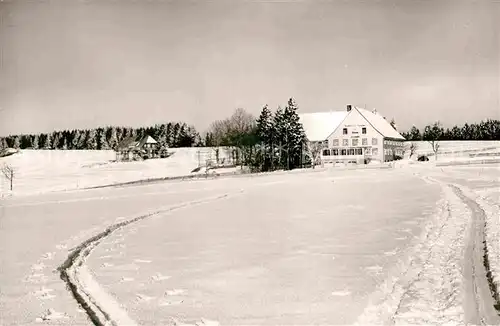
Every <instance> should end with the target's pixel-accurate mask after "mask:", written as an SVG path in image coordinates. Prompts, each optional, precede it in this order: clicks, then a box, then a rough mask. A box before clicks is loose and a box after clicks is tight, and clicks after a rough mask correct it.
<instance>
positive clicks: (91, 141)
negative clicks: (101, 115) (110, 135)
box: [85, 129, 97, 150]
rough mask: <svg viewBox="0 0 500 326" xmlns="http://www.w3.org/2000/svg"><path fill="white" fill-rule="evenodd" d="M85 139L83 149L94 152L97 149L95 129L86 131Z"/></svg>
mask: <svg viewBox="0 0 500 326" xmlns="http://www.w3.org/2000/svg"><path fill="white" fill-rule="evenodd" d="M86 134H87V137H86V139H85V149H88V150H95V149H97V133H96V130H95V129H90V130H87V131H86Z"/></svg>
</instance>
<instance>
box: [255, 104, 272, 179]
mask: <svg viewBox="0 0 500 326" xmlns="http://www.w3.org/2000/svg"><path fill="white" fill-rule="evenodd" d="M257 135H258V137H259V140H260V142H261V145H262V148H263V150H264V152H265V155H264V159H263V167H262V169H263V170H264V171H268V170H272V169H273V163H274V124H273V114H272V112H271V110H269V107H268V106H267V105H265V106H264V107H263V108H262V111H261V113H260V116H259V118H258V119H257Z"/></svg>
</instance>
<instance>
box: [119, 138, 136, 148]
mask: <svg viewBox="0 0 500 326" xmlns="http://www.w3.org/2000/svg"><path fill="white" fill-rule="evenodd" d="M136 146H137V141H136V140H135V138H134V137H126V138H124V139H122V140H121V141H120V142H119V143H118V146H116V149H128V148H133V147H136Z"/></svg>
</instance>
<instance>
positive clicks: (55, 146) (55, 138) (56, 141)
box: [51, 132, 61, 149]
mask: <svg viewBox="0 0 500 326" xmlns="http://www.w3.org/2000/svg"><path fill="white" fill-rule="evenodd" d="M60 140H61V138H60V135H59V133H58V132H53V133H52V145H51V148H53V149H59V142H60Z"/></svg>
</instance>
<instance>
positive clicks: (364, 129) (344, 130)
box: [342, 127, 366, 135]
mask: <svg viewBox="0 0 500 326" xmlns="http://www.w3.org/2000/svg"><path fill="white" fill-rule="evenodd" d="M342 133H343V134H344V135H347V134H348V129H347V128H344V129H343V130H342ZM352 133H355V134H357V132H355V131H353V132H352ZM361 133H362V134H363V135H365V134H366V128H365V127H363V128H361Z"/></svg>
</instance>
